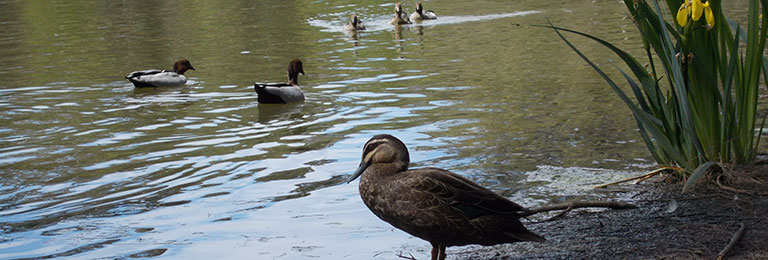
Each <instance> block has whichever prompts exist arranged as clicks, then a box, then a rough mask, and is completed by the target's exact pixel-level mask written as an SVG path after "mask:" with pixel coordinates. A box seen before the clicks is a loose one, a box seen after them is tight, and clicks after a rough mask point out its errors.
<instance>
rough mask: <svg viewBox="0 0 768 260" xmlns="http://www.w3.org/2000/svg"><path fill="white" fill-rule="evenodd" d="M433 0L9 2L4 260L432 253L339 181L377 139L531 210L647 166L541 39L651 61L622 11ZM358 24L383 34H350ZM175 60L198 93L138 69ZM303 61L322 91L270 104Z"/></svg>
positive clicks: (1, 19)
mask: <svg viewBox="0 0 768 260" xmlns="http://www.w3.org/2000/svg"><path fill="white" fill-rule="evenodd" d="M403 5H404V7H405V8H406V10H407V11H408V12H412V11H413V6H414V5H415V2H413V3H411V2H404V3H403ZM424 6H425V8H426V9H432V10H435V11H436V12H437V13H438V14H439V15H440V19H438V20H436V21H427V22H425V23H423V24H421V25H409V26H403V27H401V28H394V27H393V26H389V25H386V24H385V23H386V21H387V19H388V18H389V17H390V15H391V13H392V9H393V3H383V2H381V1H332V2H331V1H309V0H296V1H158V0H151V1H141V2H137V1H97V2H96V3H94V2H93V1H83V0H68V1H22V0H10V1H2V2H0V120H2V125H0V258H2V259H13V258H53V257H71V258H77V259H101V258H105V259H112V258H168V259H273V258H274V259H297V258H320V259H372V258H373V259H394V258H397V254H398V253H399V252H408V253H411V254H413V255H414V256H416V257H418V258H426V257H428V255H429V246H428V243H426V242H424V241H421V240H419V239H417V238H413V237H411V236H409V235H407V234H406V233H404V232H401V231H399V230H396V229H394V228H392V227H391V226H389V225H388V224H386V223H384V222H382V221H380V220H379V219H377V218H376V217H375V216H374V215H373V214H371V213H370V212H369V211H368V209H367V208H366V207H365V206H364V205H363V203H362V201H361V200H360V198H359V195H358V192H357V182H353V183H352V184H345V182H344V181H345V179H346V177H348V175H349V174H350V173H351V172H352V171H353V170H354V169H355V168H356V166H357V164H358V163H359V160H360V156H361V153H362V146H363V144H364V143H365V141H367V140H368V139H369V138H370V137H371V136H373V135H375V134H380V133H389V134H393V135H395V136H397V137H399V138H400V139H402V140H403V141H404V142H405V143H406V144H407V145H408V147H409V149H410V151H411V161H412V165H411V167H422V166H436V167H441V168H446V169H450V170H452V171H454V172H457V173H459V174H462V175H464V176H466V177H468V178H470V179H472V180H474V181H477V182H479V183H481V184H482V185H484V186H486V187H489V188H491V189H492V190H494V191H496V192H498V193H500V194H503V195H504V196H507V197H509V198H511V199H513V200H515V201H517V202H519V203H521V204H523V205H526V206H535V205H538V204H543V203H551V202H561V201H564V200H568V199H573V198H605V197H611V196H612V195H611V194H610V193H599V192H596V191H593V190H591V189H590V187H591V185H594V184H598V183H602V182H605V181H611V180H616V179H619V178H624V177H627V176H631V175H633V174H636V173H637V172H638V171H640V170H643V169H645V168H646V167H648V166H649V165H652V161H651V160H650V156H649V154H648V153H647V152H646V151H645V147H644V145H643V144H642V140H641V139H640V137H639V136H638V135H637V133H636V131H635V125H634V120H633V119H632V118H631V116H630V114H629V111H628V110H627V109H626V108H625V107H624V105H623V104H622V103H620V101H619V100H618V99H617V98H616V97H615V94H614V93H613V92H612V91H611V90H610V89H609V88H608V86H607V85H605V84H604V82H603V81H602V79H600V78H599V77H598V75H597V74H596V73H594V72H593V71H592V69H591V68H589V67H588V66H587V65H586V64H585V63H584V62H583V61H582V60H581V59H580V58H579V57H578V56H576V55H575V54H574V53H573V52H572V51H571V50H569V49H567V47H566V45H565V44H564V43H563V42H562V41H560V40H559V39H558V38H557V36H556V35H555V34H554V33H553V31H551V30H548V29H544V28H538V27H531V26H528V25H530V24H545V23H546V22H547V20H551V21H552V22H553V23H554V24H556V25H560V26H565V27H569V28H575V29H578V30H582V31H585V32H588V33H592V34H595V35H597V36H599V37H604V38H605V39H608V40H609V41H611V42H613V43H615V44H616V45H617V46H619V47H621V48H626V49H629V50H631V52H633V53H636V54H638V55H639V54H640V53H642V52H641V50H640V49H641V48H640V47H641V45H640V42H639V40H638V38H637V36H638V35H637V34H636V31H635V29H634V27H633V25H632V24H631V19H628V18H627V16H626V14H625V11H624V7H623V5H622V4H621V3H619V2H616V1H592V0H589V1H583V0H577V1H537V0H526V1H514V2H510V1H490V0H472V1H444V0H433V1H426V2H424ZM353 13H354V14H357V15H358V16H360V17H361V18H362V20H363V22H364V23H365V24H366V25H367V26H368V27H369V28H370V30H369V31H366V32H362V33H360V34H358V35H354V36H350V35H347V34H344V33H343V32H342V31H341V25H342V24H343V23H345V22H346V21H347V19H348V18H349V16H350V15H351V14H353ZM570 38H571V39H573V40H574V42H575V43H576V44H578V45H579V47H581V48H582V50H584V51H585V52H586V53H587V54H588V55H590V56H591V57H592V58H594V59H595V60H596V61H597V62H598V63H600V64H601V65H602V66H603V67H604V68H607V71H609V72H611V73H615V70H614V69H612V66H611V65H610V59H615V57H613V56H611V55H608V53H607V50H606V49H604V48H602V47H600V46H597V45H595V44H594V43H592V42H589V41H587V40H584V39H581V38H578V37H570ZM182 57H183V58H187V59H189V60H190V61H191V63H192V65H193V66H194V67H195V68H196V69H197V70H195V71H189V72H187V76H188V77H189V78H190V81H189V82H188V84H187V86H184V87H178V88H167V89H134V87H133V86H132V85H131V84H130V83H129V82H127V81H126V80H125V79H124V78H123V77H124V76H125V75H127V74H128V73H129V72H131V71H134V70H141V69H151V68H170V66H171V64H172V63H173V62H174V61H175V60H176V59H179V58H182ZM294 58H300V59H302V60H303V63H304V70H305V71H306V73H307V75H306V76H301V78H300V82H301V83H302V88H303V90H304V92H305V93H306V96H307V100H306V101H305V102H303V103H299V104H289V105H258V104H257V103H256V95H255V93H254V91H253V85H252V84H253V82H254V81H284V80H286V75H285V69H286V67H287V63H288V62H289V61H290V60H291V59H294ZM532 229H534V230H536V228H535V226H534V227H532ZM537 232H539V233H540V234H543V235H544V236H546V235H547V232H546V231H545V230H544V231H542V230H537Z"/></svg>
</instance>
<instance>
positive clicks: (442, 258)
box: [437, 245, 445, 260]
mask: <svg viewBox="0 0 768 260" xmlns="http://www.w3.org/2000/svg"><path fill="white" fill-rule="evenodd" d="M439 251H440V256H438V257H437V259H438V260H445V245H440V250H439Z"/></svg>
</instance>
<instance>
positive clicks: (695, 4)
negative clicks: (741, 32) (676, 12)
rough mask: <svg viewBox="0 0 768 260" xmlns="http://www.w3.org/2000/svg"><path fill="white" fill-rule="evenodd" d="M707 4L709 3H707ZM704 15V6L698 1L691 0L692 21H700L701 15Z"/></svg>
mask: <svg viewBox="0 0 768 260" xmlns="http://www.w3.org/2000/svg"><path fill="white" fill-rule="evenodd" d="M707 3H709V1H707ZM703 13H704V4H703V3H702V2H701V1H699V0H692V3H691V18H693V20H694V21H698V20H699V19H701V15H702V14H703Z"/></svg>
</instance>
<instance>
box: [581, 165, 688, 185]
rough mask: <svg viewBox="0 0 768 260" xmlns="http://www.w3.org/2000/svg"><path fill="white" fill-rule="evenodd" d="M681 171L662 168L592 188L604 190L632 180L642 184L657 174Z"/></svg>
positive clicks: (673, 167) (666, 167)
mask: <svg viewBox="0 0 768 260" xmlns="http://www.w3.org/2000/svg"><path fill="white" fill-rule="evenodd" d="M682 170H683V169H681V168H679V167H675V166H662V167H661V168H659V169H656V170H653V171H651V172H649V173H646V174H643V175H640V176H635V177H632V178H628V179H623V180H620V181H615V182H611V183H606V184H601V185H597V186H595V187H593V188H595V189H602V188H605V187H608V186H611V185H616V184H619V183H624V182H628V181H634V180H637V181H636V182H635V184H638V183H640V182H642V181H644V180H647V179H650V178H651V177H653V176H656V175H659V174H662V173H665V172H670V171H671V172H680V171H682Z"/></svg>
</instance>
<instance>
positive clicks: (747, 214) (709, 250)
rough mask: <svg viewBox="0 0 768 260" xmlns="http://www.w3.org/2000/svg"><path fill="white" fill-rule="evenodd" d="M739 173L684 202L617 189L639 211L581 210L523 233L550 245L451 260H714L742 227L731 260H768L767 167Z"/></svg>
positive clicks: (664, 187) (659, 191) (644, 187)
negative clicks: (532, 233) (540, 237)
mask: <svg viewBox="0 0 768 260" xmlns="http://www.w3.org/2000/svg"><path fill="white" fill-rule="evenodd" d="M735 171H738V172H741V173H742V174H740V175H738V176H741V177H744V176H746V178H741V177H740V178H739V179H738V180H736V179H735V178H725V177H721V179H720V184H721V185H717V184H716V182H713V183H712V184H711V185H699V186H697V187H696V188H695V189H694V190H692V191H691V192H688V193H686V194H680V191H681V187H682V186H681V185H682V184H675V183H673V184H667V183H660V181H659V179H657V180H656V181H657V183H652V182H649V183H648V184H641V185H631V184H624V185H619V186H617V187H613V189H614V191H615V192H617V193H620V194H621V196H620V197H621V198H623V199H619V200H622V201H625V202H630V203H633V204H635V205H637V206H638V208H637V209H630V210H595V209H580V210H574V211H573V212H571V213H569V214H568V215H566V216H565V217H563V218H560V219H557V220H552V221H546V218H548V216H546V215H541V216H537V218H535V219H531V222H528V223H526V226H528V227H529V228H530V229H531V230H533V231H535V232H537V233H539V234H541V235H543V236H545V237H546V238H547V239H548V242H546V243H540V244H537V243H517V244H507V245H500V246H495V247H465V248H457V249H454V251H453V252H450V251H449V258H451V259H498V260H502V259H503V260H509V259H715V258H716V257H717V255H718V253H719V252H720V251H721V250H722V249H723V248H724V247H725V246H726V245H727V244H728V242H729V240H730V239H731V237H732V236H733V234H734V233H735V232H736V231H737V230H738V228H739V223H744V224H745V225H746V232H745V233H744V236H743V237H742V238H741V240H740V241H739V242H738V243H737V244H736V245H735V247H734V248H733V249H732V250H731V251H730V252H729V254H728V257H729V258H730V259H768V166H756V167H752V168H750V169H737V170H735ZM723 187H725V188H723ZM734 187H740V188H741V189H742V190H736V189H734ZM555 213H556V212H554V213H551V214H550V216H551V215H554V214H555ZM449 250H450V249H449Z"/></svg>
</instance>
